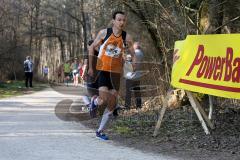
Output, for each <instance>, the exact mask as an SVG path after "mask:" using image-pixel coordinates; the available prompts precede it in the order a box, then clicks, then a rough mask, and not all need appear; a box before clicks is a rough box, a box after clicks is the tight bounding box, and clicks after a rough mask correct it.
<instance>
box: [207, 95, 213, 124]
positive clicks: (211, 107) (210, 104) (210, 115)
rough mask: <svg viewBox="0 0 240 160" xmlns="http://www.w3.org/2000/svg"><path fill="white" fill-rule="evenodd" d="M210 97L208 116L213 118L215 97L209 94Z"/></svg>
mask: <svg viewBox="0 0 240 160" xmlns="http://www.w3.org/2000/svg"><path fill="white" fill-rule="evenodd" d="M208 98H209V113H208V118H209V119H210V120H211V119H212V113H213V99H212V96H210V95H208Z"/></svg>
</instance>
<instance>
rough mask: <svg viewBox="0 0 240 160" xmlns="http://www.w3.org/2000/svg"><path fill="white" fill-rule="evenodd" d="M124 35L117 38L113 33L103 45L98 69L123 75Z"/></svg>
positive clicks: (99, 55)
mask: <svg viewBox="0 0 240 160" xmlns="http://www.w3.org/2000/svg"><path fill="white" fill-rule="evenodd" d="M124 46H125V45H124V42H123V38H122V35H120V36H119V37H116V36H115V35H114V34H113V33H111V35H110V36H109V37H108V38H107V39H106V40H105V42H104V43H103V44H102V45H101V47H100V50H99V54H98V61H97V66H96V69H97V70H100V71H108V72H114V73H121V72H122V66H123V58H122V57H123V54H124V53H125V47H124Z"/></svg>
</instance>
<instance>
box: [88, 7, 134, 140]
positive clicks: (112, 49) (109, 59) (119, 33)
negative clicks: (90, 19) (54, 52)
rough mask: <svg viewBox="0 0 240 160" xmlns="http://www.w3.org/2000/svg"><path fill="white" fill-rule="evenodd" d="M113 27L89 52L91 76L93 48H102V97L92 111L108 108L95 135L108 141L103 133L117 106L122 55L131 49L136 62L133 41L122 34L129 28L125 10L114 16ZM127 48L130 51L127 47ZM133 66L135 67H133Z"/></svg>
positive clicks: (102, 33)
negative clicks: (100, 107) (125, 27)
mask: <svg viewBox="0 0 240 160" xmlns="http://www.w3.org/2000/svg"><path fill="white" fill-rule="evenodd" d="M112 23H113V26H112V28H107V29H103V30H101V31H100V32H99V33H98V35H97V37H96V39H95V40H94V42H93V44H92V45H91V47H90V49H89V55H90V56H89V70H88V74H89V76H93V58H92V57H93V55H94V48H98V47H99V46H100V49H99V55H98V60H97V66H96V69H97V70H98V71H99V77H98V87H99V96H97V97H93V98H92V100H91V106H90V112H94V111H96V108H97V107H98V106H103V107H106V108H105V111H104V113H103V116H102V120H101V123H100V126H99V128H98V130H97V131H96V136H97V137H99V138H101V139H104V140H107V139H108V136H106V135H105V134H104V133H103V130H104V128H105V126H106V124H107V122H108V119H109V116H110V115H111V114H112V113H113V110H114V108H115V106H116V100H117V96H118V90H119V86H120V76H121V73H122V66H123V56H124V54H125V50H126V49H128V50H129V52H130V53H131V55H132V57H133V62H135V54H134V49H133V40H132V38H131V36H130V35H129V34H127V33H126V32H125V31H123V28H124V26H125V25H126V15H125V13H124V12H122V11H117V12H114V13H113V17H112ZM126 46H128V48H126ZM133 67H134V65H133Z"/></svg>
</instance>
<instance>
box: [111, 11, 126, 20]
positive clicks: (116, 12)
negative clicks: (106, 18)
mask: <svg viewBox="0 0 240 160" xmlns="http://www.w3.org/2000/svg"><path fill="white" fill-rule="evenodd" d="M117 14H122V15H125V13H124V12H123V11H115V12H113V16H112V18H113V19H115V18H116V15H117Z"/></svg>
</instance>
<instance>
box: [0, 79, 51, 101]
mask: <svg viewBox="0 0 240 160" xmlns="http://www.w3.org/2000/svg"><path fill="white" fill-rule="evenodd" d="M34 85H35V86H34V88H33V89H31V90H27V89H26V88H25V86H24V82H23V81H6V82H3V83H0V98H7V97H12V96H18V95H22V94H26V93H29V92H27V91H31V92H32V91H39V90H42V89H44V88H46V87H47V85H45V84H41V83H34ZM31 92H30V93H31Z"/></svg>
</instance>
